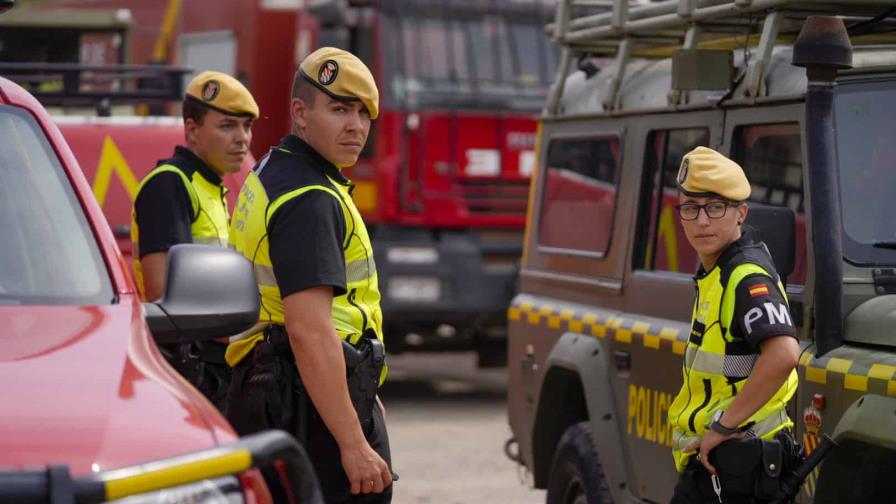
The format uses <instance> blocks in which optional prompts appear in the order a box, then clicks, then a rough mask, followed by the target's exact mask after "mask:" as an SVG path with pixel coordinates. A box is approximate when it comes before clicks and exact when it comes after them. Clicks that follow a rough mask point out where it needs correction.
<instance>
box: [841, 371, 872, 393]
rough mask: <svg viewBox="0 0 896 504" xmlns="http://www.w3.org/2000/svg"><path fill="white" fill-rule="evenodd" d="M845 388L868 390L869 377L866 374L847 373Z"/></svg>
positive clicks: (844, 381) (844, 382)
mask: <svg viewBox="0 0 896 504" xmlns="http://www.w3.org/2000/svg"><path fill="white" fill-rule="evenodd" d="M843 388H845V389H847V390H858V391H860V392H868V377H867V376H864V375H856V374H847V375H846V377H845V378H843Z"/></svg>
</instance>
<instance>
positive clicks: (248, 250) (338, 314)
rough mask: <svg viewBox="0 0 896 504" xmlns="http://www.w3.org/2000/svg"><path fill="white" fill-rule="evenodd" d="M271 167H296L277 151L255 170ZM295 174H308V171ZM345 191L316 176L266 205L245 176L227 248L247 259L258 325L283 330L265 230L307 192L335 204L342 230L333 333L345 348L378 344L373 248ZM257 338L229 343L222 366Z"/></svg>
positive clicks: (262, 191) (254, 178) (252, 177)
mask: <svg viewBox="0 0 896 504" xmlns="http://www.w3.org/2000/svg"><path fill="white" fill-rule="evenodd" d="M292 158H294V159H292ZM273 162H275V163H284V162H285V163H291V164H297V163H302V161H301V160H299V159H298V157H297V156H296V155H295V154H294V153H292V152H291V151H289V150H287V149H286V148H284V147H282V146H281V147H277V148H274V149H272V150H271V151H270V152H269V153H268V155H267V156H266V157H265V158H263V159H262V160H261V161H260V162H259V166H264V165H266V164H267V163H273ZM301 168H302V169H314V168H313V167H310V166H302V167H301ZM351 187H352V186H351V183H344V182H341V181H336V180H334V179H333V178H331V177H330V176H329V175H326V174H324V173H321V177H320V183H319V184H311V185H305V186H302V187H295V188H293V189H291V190H289V191H287V192H285V193H283V194H281V195H279V196H277V197H276V198H275V199H274V200H273V201H271V200H270V198H269V197H268V192H267V190H266V188H265V186H264V184H263V183H262V181H261V179H260V178H259V177H258V175H257V174H256V172H255V171H253V172H251V173H249V176H248V177H247V178H246V182H245V184H244V185H243V188H242V190H241V191H240V195H239V198H238V199H237V204H236V208H235V211H234V216H233V219H232V221H231V226H230V245H231V246H232V247H233V248H234V249H236V250H237V251H238V252H240V253H242V254H243V255H244V256H245V257H246V258H248V259H249V260H250V261H251V262H252V265H253V267H254V269H255V278H256V281H257V282H258V290H259V294H260V295H261V309H260V312H259V321H260V322H262V323H270V324H277V325H283V324H284V310H283V299H282V298H281V297H280V289H279V287H278V285H277V279H276V278H275V277H274V269H273V264H272V263H271V257H270V251H269V241H268V226H269V224H270V222H271V218H272V217H273V216H274V214H276V212H277V210H278V209H279V208H281V207H282V206H283V205H284V204H285V203H287V202H288V201H291V200H293V199H295V198H300V197H302V195H304V194H306V193H308V192H310V191H321V192H324V193H326V194H328V195H330V196H332V197H333V198H335V199H336V200H337V201H338V202H339V206H340V208H341V209H342V213H343V216H344V217H345V224H346V226H345V235H344V236H343V242H342V248H343V256H344V257H343V260H344V261H345V276H346V279H345V280H346V293H345V294H343V295H340V296H336V297H334V298H333V311H332V317H333V324H334V326H335V328H336V332H337V333H338V334H339V336H340V337H341V338H342V339H347V340H348V341H349V342H351V343H357V341H358V340H359V339H360V338H361V335H362V334H363V333H364V332H365V331H370V330H372V331H373V333H375V334H376V337H377V338H378V339H380V340H382V334H383V330H382V324H383V322H382V320H383V315H382V310H381V308H380V291H379V287H378V279H377V273H376V264H375V263H374V260H373V247H372V246H371V243H370V236H369V235H368V233H367V227H366V226H365V225H364V220H363V219H362V218H361V213H360V212H358V209H357V208H356V207H355V204H354V202H353V201H352V198H351V194H350V192H349V191H350V189H351ZM262 338H263V334H262V333H256V334H252V335H249V336H248V337H246V338H243V339H240V340H237V341H233V339H231V341H232V342H231V343H230V345H229V346H228V348H227V354H226V358H227V363H228V364H230V365H231V366H236V364H237V363H239V362H240V361H241V360H242V359H243V358H244V357H245V356H246V355H248V354H249V352H251V351H252V349H253V348H254V347H255V345H256V344H257V343H258V342H259V341H261V339H262ZM384 372H385V369H384ZM384 376H385V374H383V375H382V376H381V378H380V379H381V381H382V378H383V377H384Z"/></svg>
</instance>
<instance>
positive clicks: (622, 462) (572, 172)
mask: <svg viewBox="0 0 896 504" xmlns="http://www.w3.org/2000/svg"><path fill="white" fill-rule="evenodd" d="M595 6H597V7H595ZM600 6H603V8H600ZM894 13H896V3H894V2H893V1H892V0H891V1H871V0H855V1H853V0H849V1H839V0H835V1H827V2H820V1H805V0H804V1H792V0H752V1H751V0H734V1H732V0H681V1H677V0H675V1H661V2H656V3H649V4H630V3H626V2H625V1H624V0H614V1H613V2H593V1H589V2H586V1H569V0H564V1H562V2H560V3H559V5H558V8H557V16H556V22H555V23H554V24H552V25H549V26H548V27H547V31H548V33H549V34H550V35H551V36H552V37H553V38H554V40H555V41H556V42H557V43H558V44H559V45H560V46H561V49H562V57H561V63H560V67H559V69H558V71H557V77H556V81H555V83H554V86H553V88H552V91H551V94H550V96H549V99H548V102H547V105H546V108H545V110H544V113H543V114H542V116H541V118H540V124H539V134H538V138H537V146H536V157H537V163H536V172H535V174H534V175H533V178H532V180H533V182H534V183H533V187H532V190H531V193H530V205H529V214H528V218H527V224H526V226H527V227H526V238H525V245H524V247H525V248H524V254H523V259H522V267H521V271H520V291H519V294H518V295H517V296H516V297H515V298H514V300H513V302H512V305H511V307H510V308H509V310H508V318H509V321H510V326H509V331H510V335H509V342H508V359H509V362H508V372H509V391H508V395H509V397H508V407H509V422H510V426H511V430H512V432H513V438H511V440H509V441H508V443H507V446H506V451H507V453H508V455H509V456H510V458H511V459H513V460H514V461H516V462H518V463H519V464H522V465H523V466H525V468H526V469H527V470H528V471H531V473H532V476H533V482H534V486H535V487H538V488H547V490H548V491H547V501H548V502H551V503H555V502H563V503H606V502H616V503H619V502H668V501H669V498H670V497H671V494H672V489H673V488H674V486H675V484H676V482H677V478H678V475H677V473H676V471H675V469H674V464H673V460H672V455H671V451H672V449H671V442H672V438H671V430H670V427H669V424H668V421H667V411H668V408H669V405H670V403H671V401H672V399H673V397H674V396H675V394H676V393H677V392H678V389H679V387H680V386H681V383H682V377H681V373H682V372H681V365H682V358H683V353H684V349H685V345H686V342H687V337H688V333H689V320H690V315H691V313H692V311H691V310H692V304H693V302H694V289H695V287H694V281H693V279H692V275H693V274H694V272H695V271H696V266H697V257H696V255H695V253H694V252H693V250H692V249H691V248H690V246H689V245H688V243H687V240H686V239H685V237H684V234H683V232H682V230H681V227H680V224H679V223H678V217H677V215H676V214H675V211H674V204H675V203H677V189H676V184H675V176H676V174H677V171H678V168H679V163H680V160H681V157H682V155H683V154H685V153H686V152H688V151H689V150H691V149H692V148H694V147H696V146H698V145H705V146H708V147H712V148H714V149H716V150H718V151H720V152H722V153H723V154H725V155H728V156H730V157H731V158H732V159H734V160H735V161H737V162H738V163H740V164H741V166H743V168H744V170H745V171H746V173H747V176H748V178H749V179H750V181H751V184H752V186H753V187H752V196H751V198H750V201H749V203H750V205H751V212H752V213H751V215H752V216H753V218H752V221H753V222H752V224H753V225H754V227H756V228H757V229H758V230H759V232H760V234H761V236H762V238H763V240H764V241H766V242H767V243H768V244H769V246H770V249H771V251H772V255H773V258H774V260H775V263H776V265H777V267H778V270H779V273H781V274H782V276H786V290H787V295H788V297H789V299H790V309H791V313H790V314H789V315H790V316H791V317H792V320H793V321H794V323H795V325H797V326H798V332H799V339H800V344H801V349H802V353H801V358H800V363H799V368H798V373H799V379H800V386H799V389H798V391H797V394H796V396H795V399H794V401H793V402H792V403H791V404H789V406H788V410H789V413H790V416H791V418H793V420H794V422H795V424H796V425H795V431H796V434H797V437H798V438H799V439H800V441H801V442H802V443H803V444H804V449H805V451H806V452H807V453H808V452H811V451H812V450H813V449H815V448H816V447H817V445H818V441H819V439H820V437H821V436H822V435H823V434H827V435H830V436H831V437H832V438H834V440H835V441H836V442H837V443H838V446H837V447H836V448H835V449H834V450H833V451H831V452H830V455H829V456H828V457H827V459H825V461H824V463H823V464H822V465H821V466H819V467H818V468H816V469H815V470H814V471H813V472H812V473H810V474H809V477H808V478H807V480H806V482H805V484H804V485H803V486H802V488H801V489H800V493H799V495H798V497H797V501H798V502H819V503H821V502H837V503H846V502H894V497H893V496H894V495H896V490H894V489H893V486H892V483H891V482H890V481H889V477H890V475H892V474H896V472H894V471H896V318H894V316H896V295H894V294H896V219H894V218H893V217H892V215H893V209H892V206H891V205H892V201H893V198H892V195H893V194H894V190H896V170H894V165H893V163H894V160H896V18H894V17H893V15H894ZM811 16H822V17H811ZM832 16H833V17H832ZM807 19H811V20H814V21H813V22H815V21H820V22H821V25H820V26H822V28H819V25H818V24H817V23H816V24H812V25H810V24H809V23H808V22H807ZM825 23H827V24H825ZM804 24H806V29H805V30H804V32H803V33H802V36H801V38H800V39H799V40H797V35H798V34H800V30H801V29H803V27H804ZM835 25H837V26H839V28H841V29H842V31H841V32H840V33H839V34H838V33H837V32H836V31H834V32H832V31H830V30H828V28H830V27H831V26H835ZM825 26H827V28H824V27H825ZM795 41H796V42H795ZM850 41H851V44H852V47H850ZM803 66H805V67H806V68H801V67H803ZM807 71H808V78H807ZM770 215H771V217H769V216H770ZM750 220H751V218H750V217H748V223H750V222H749V221H750Z"/></svg>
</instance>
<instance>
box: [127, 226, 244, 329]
mask: <svg viewBox="0 0 896 504" xmlns="http://www.w3.org/2000/svg"><path fill="white" fill-rule="evenodd" d="M259 306H260V305H259V298H258V286H257V285H256V283H255V273H254V271H253V270H252V264H251V263H250V262H249V261H248V260H246V258H245V257H243V256H242V255H240V254H239V253H237V252H234V251H233V250H231V249H228V248H223V247H215V246H211V245H196V244H180V245H175V246H173V247H171V249H170V250H168V271H167V280H166V283H165V294H164V295H163V296H162V298H161V299H159V300H158V301H154V302H148V303H144V304H143V308H144V311H145V313H146V323H147V325H148V326H149V330H150V331H151V332H152V335H153V338H154V339H155V341H156V343H187V342H191V341H202V340H208V339H213V338H219V337H222V336H232V335H234V334H238V333H241V332H243V331H245V330H247V329H249V328H250V327H252V326H253V325H254V324H255V323H256V322H257V321H258V310H259Z"/></svg>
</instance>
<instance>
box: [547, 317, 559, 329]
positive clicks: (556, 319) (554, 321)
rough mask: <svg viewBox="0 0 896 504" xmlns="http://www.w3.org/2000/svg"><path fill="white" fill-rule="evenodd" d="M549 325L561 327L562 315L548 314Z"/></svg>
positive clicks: (555, 327) (554, 327) (552, 327)
mask: <svg viewBox="0 0 896 504" xmlns="http://www.w3.org/2000/svg"><path fill="white" fill-rule="evenodd" d="M548 327H550V328H551V329H560V317H558V316H556V315H548Z"/></svg>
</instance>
